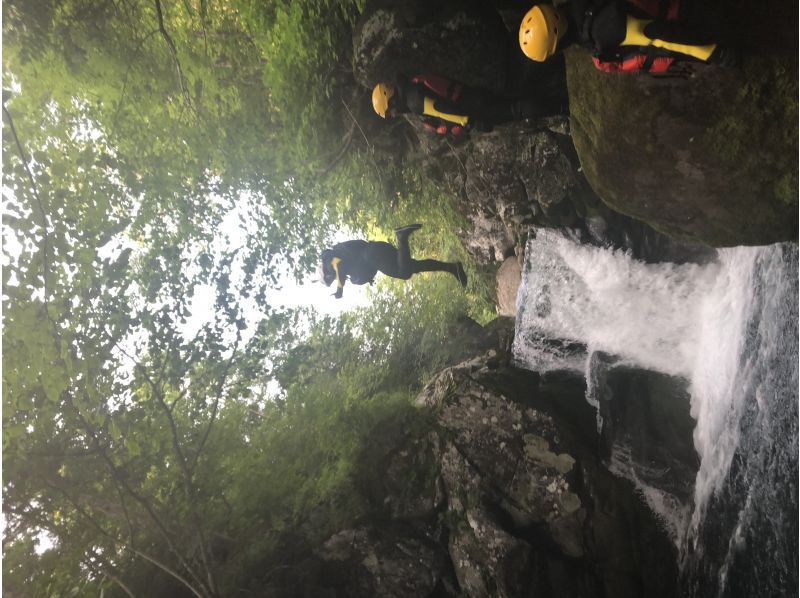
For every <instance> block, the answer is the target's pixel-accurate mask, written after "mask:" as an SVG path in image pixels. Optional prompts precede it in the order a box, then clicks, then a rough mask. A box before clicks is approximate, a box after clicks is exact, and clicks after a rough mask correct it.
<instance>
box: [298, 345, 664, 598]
mask: <svg viewBox="0 0 800 598" xmlns="http://www.w3.org/2000/svg"><path fill="white" fill-rule="evenodd" d="M507 360H508V356H507V354H505V353H504V352H503V351H500V352H498V351H496V350H492V351H490V352H489V353H487V354H485V355H483V356H481V357H478V358H475V359H471V360H468V361H465V362H462V363H460V364H458V365H456V366H453V367H450V368H447V369H445V370H444V371H442V372H440V373H439V374H438V375H437V376H435V377H434V379H433V380H432V381H431V382H430V383H429V384H428V385H427V386H426V387H425V388H424V389H423V391H422V392H421V393H420V394H419V396H418V398H417V401H416V403H417V407H418V411H417V412H416V413H417V414H418V415H419V417H420V418H421V419H420V420H419V421H418V422H417V424H414V425H411V424H409V422H408V421H402V422H398V421H395V422H394V424H393V426H390V427H388V428H386V429H385V430H382V431H381V432H380V434H379V436H378V437H376V440H375V442H374V443H371V444H372V446H371V448H370V454H372V455H375V454H377V453H380V455H383V456H379V457H376V459H375V460H373V461H370V462H369V464H368V465H369V466H368V467H367V469H369V471H367V472H365V474H364V475H365V476H371V477H372V478H373V482H372V488H371V490H370V491H369V497H368V501H369V502H370V503H371V504H373V505H375V507H376V509H375V511H374V512H373V513H372V515H370V516H369V517H367V518H366V520H365V522H364V524H363V525H361V526H359V527H355V528H352V529H347V530H343V531H342V532H340V533H338V534H335V535H334V536H332V537H331V538H330V539H329V540H328V541H327V542H326V543H325V544H324V545H323V546H321V547H319V548H318V549H317V550H316V552H315V556H314V558H315V559H316V560H315V562H316V563H317V569H316V571H317V573H316V574H315V576H314V578H313V580H314V584H315V586H314V587H315V588H317V589H319V591H326V592H328V591H329V592H333V593H332V594H331V596H348V597H350V596H355V597H360V596H393V597H399V598H400V597H402V598H405V597H408V598H412V597H414V598H417V597H419V596H440V597H451V596H452V597H456V596H459V597H464V596H468V597H475V598H478V597H489V596H504V597H508V598H512V597H517V596H531V595H537V596H559V597H562V596H563V597H567V598H570V597H575V598H578V597H583V598H591V597H598V598H600V597H606V596H614V597H615V598H638V597H640V596H653V597H662V596H663V597H667V596H674V595H675V594H674V592H675V585H674V580H675V579H676V576H677V564H676V562H677V555H676V550H675V547H674V545H673V544H672V542H671V541H670V539H669V537H668V535H667V533H666V532H665V530H664V528H663V527H661V526H660V525H659V523H658V522H657V521H656V516H655V515H654V514H653V513H652V512H651V511H649V510H648V509H647V507H646V506H645V505H644V503H643V502H642V501H641V499H640V497H639V496H638V495H637V490H636V488H635V487H634V486H633V485H632V484H631V483H630V482H628V481H627V480H625V479H621V478H618V477H615V476H614V475H612V474H611V473H610V472H609V470H608V468H607V466H606V465H605V464H604V463H605V462H604V461H603V459H602V452H603V450H602V446H601V445H602V442H601V439H600V438H599V437H598V436H597V435H596V433H595V431H594V412H593V410H592V408H591V407H590V406H589V405H588V404H587V403H586V402H585V399H584V397H583V392H584V386H583V384H582V383H581V381H580V380H579V379H573V378H569V377H568V376H567V377H566V378H560V377H558V376H554V377H551V378H548V379H545V378H542V377H541V376H539V375H537V374H535V373H531V372H523V371H521V370H516V369H513V368H511V367H509V366H508V361H507ZM565 376H566V374H565ZM637 388H639V387H637ZM421 422H424V423H421ZM617 437H619V436H617Z"/></svg>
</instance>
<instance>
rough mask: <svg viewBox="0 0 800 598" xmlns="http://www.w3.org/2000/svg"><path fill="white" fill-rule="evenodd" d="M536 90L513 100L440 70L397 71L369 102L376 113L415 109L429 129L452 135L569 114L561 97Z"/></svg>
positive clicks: (381, 85) (456, 136)
mask: <svg viewBox="0 0 800 598" xmlns="http://www.w3.org/2000/svg"><path fill="white" fill-rule="evenodd" d="M539 95H540V97H537V98H532V99H516V100H515V99H509V98H504V97H502V96H499V95H496V94H494V93H492V92H490V91H488V90H486V89H481V88H477V87H469V86H467V85H463V84H461V83H459V82H458V81H453V80H450V79H447V78H445V77H442V76H439V75H417V76H414V77H406V76H400V77H398V79H397V81H395V82H394V83H388V82H382V83H378V84H377V85H376V86H375V87H374V88H373V90H372V107H373V108H374V110H375V112H376V113H377V114H378V115H379V116H380V117H381V118H387V117H389V118H391V117H394V116H396V115H398V114H409V113H410V114H418V115H419V116H421V117H422V123H423V125H424V126H425V128H426V129H428V130H429V131H432V132H434V133H438V134H439V135H449V136H450V137H453V138H456V139H457V138H459V137H461V136H464V135H465V133H466V132H467V131H469V130H471V129H474V130H476V131H482V132H485V131H491V130H492V127H494V126H495V125H500V124H503V123H507V122H513V121H521V120H525V119H534V118H544V117H547V116H555V115H567V114H568V113H569V107H568V103H567V101H566V97H557V96H552V94H547V93H545V92H544V91H543V92H542V93H541V94H539ZM550 96H552V97H550Z"/></svg>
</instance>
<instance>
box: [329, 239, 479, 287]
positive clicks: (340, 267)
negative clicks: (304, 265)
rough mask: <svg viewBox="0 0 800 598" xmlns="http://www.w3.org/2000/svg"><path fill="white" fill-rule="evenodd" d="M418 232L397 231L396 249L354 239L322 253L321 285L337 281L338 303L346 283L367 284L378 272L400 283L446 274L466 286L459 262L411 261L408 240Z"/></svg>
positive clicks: (380, 243) (385, 244) (381, 242)
mask: <svg viewBox="0 0 800 598" xmlns="http://www.w3.org/2000/svg"><path fill="white" fill-rule="evenodd" d="M420 228H422V225H421V224H411V225H409V226H404V227H402V228H398V229H396V230H395V231H394V234H395V237H396V238H397V247H395V246H394V245H392V244H391V243H385V242H383V241H363V240H360V239H354V240H352V241H344V242H342V243H337V244H336V245H334V246H333V247H331V248H330V249H326V250H324V251H323V252H322V254H321V255H320V261H321V264H320V270H321V278H322V282H323V283H325V285H326V286H330V285H331V284H333V281H336V293H334V295H333V296H334V297H336V298H337V299H341V297H342V294H343V291H344V284H345V282H346V281H347V280H349V281H350V282H351V283H353V284H359V285H361V284H369V283H371V282H372V281H373V280H374V279H375V275H376V274H377V273H378V272H383V273H384V274H386V276H391V277H392V278H400V279H402V280H408V279H409V278H411V277H412V276H413V275H414V274H418V273H420V272H449V273H450V274H452V275H453V276H455V277H456V279H457V280H458V282H459V283H461V286H462V287H465V286H467V274H466V272H464V267H463V266H462V265H461V262H440V261H438V260H430V259H427V260H415V259H412V258H411V251H410V249H409V247H408V237H409V235H410V234H411V233H413V232H414V231H416V230H419V229H420Z"/></svg>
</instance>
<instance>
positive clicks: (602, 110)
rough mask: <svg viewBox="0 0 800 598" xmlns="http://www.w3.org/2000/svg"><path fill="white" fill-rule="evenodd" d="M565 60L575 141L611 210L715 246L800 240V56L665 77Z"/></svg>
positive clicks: (575, 56) (579, 56) (574, 56)
mask: <svg viewBox="0 0 800 598" xmlns="http://www.w3.org/2000/svg"><path fill="white" fill-rule="evenodd" d="M567 63H568V71H567V72H568V81H569V95H570V109H571V113H572V118H571V124H572V137H573V139H574V142H575V146H576V148H577V150H578V154H579V155H580V159H581V164H582V165H583V167H584V172H585V174H586V177H587V178H588V180H589V182H590V184H591V186H592V188H593V189H594V190H595V191H596V192H597V194H598V195H599V196H600V198H601V199H602V200H603V201H604V202H605V203H606V204H608V205H609V206H610V207H611V208H613V209H614V210H617V211H619V212H622V213H625V214H628V215H629V216H632V217H634V218H636V219H639V220H643V221H645V222H648V223H649V224H651V225H652V226H654V227H655V228H657V229H658V230H660V231H662V232H664V233H667V234H669V235H671V236H673V237H677V238H683V239H687V240H692V241H695V242H703V243H706V244H709V245H713V246H730V245H743V244H751V245H752V244H767V243H774V242H777V241H784V240H791V239H796V238H797V221H798V212H797V191H798V186H797V149H798V146H797V89H798V88H797V78H796V71H797V63H796V62H793V61H791V60H787V59H775V58H751V59H749V60H748V61H747V62H746V63H745V65H744V67H743V68H742V69H721V68H713V67H705V66H696V67H694V68H693V71H692V74H691V77H690V78H670V79H658V78H655V77H636V76H633V77H609V76H607V75H605V74H603V73H600V72H598V71H596V70H595V69H594V68H593V66H592V65H591V61H590V60H589V57H588V56H587V55H586V54H585V53H584V52H582V51H579V50H575V51H573V52H570V53H569V55H568V60H567ZM791 73H795V74H794V75H792V74H791Z"/></svg>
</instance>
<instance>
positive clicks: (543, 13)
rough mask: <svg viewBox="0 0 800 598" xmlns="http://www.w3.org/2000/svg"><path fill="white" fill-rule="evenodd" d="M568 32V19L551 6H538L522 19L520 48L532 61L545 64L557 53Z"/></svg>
mask: <svg viewBox="0 0 800 598" xmlns="http://www.w3.org/2000/svg"><path fill="white" fill-rule="evenodd" d="M566 32H567V19H566V18H564V15H563V14H562V13H561V11H559V10H557V9H556V8H554V7H553V6H551V5H549V4H537V5H536V6H534V7H533V8H531V9H530V10H529V11H528V12H527V13H526V14H525V16H524V17H523V18H522V23H520V26H519V47H520V48H521V49H522V53H523V54H525V56H527V57H528V58H530V59H531V60H535V61H536V62H544V61H545V60H546V59H547V58H548V57H550V56H552V55H553V53H554V52H555V51H556V46H557V45H558V40H560V39H561V38H562V37H564V34H565V33H566Z"/></svg>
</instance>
